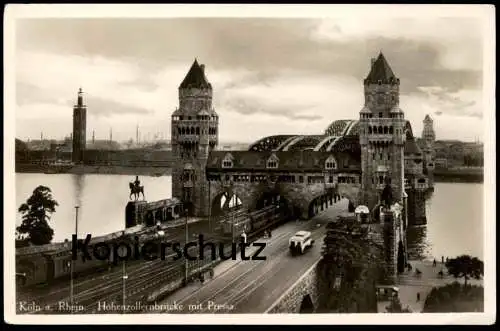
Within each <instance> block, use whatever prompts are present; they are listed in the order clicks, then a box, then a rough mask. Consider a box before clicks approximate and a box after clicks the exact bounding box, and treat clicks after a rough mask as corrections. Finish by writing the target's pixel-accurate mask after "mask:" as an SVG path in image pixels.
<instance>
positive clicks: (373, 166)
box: [359, 53, 406, 209]
mask: <svg viewBox="0 0 500 331" xmlns="http://www.w3.org/2000/svg"><path fill="white" fill-rule="evenodd" d="M364 94H365V105H364V107H363V109H362V110H361V112H360V135H359V140H360V145H361V168H362V172H363V173H362V179H361V186H362V204H364V205H367V206H368V207H369V208H370V209H373V208H374V207H375V206H376V205H377V204H378V203H379V200H380V194H381V192H382V190H383V188H384V186H385V183H386V182H390V184H391V188H392V192H393V198H394V200H395V201H398V202H399V203H400V204H402V203H403V200H404V199H403V198H404V145H405V137H406V134H405V125H406V120H405V118H404V113H403V111H402V110H401V109H400V108H399V79H398V78H397V77H396V76H395V75H394V73H393V71H392V70H391V68H390V66H389V64H388V63H387V61H386V59H385V57H384V55H383V54H382V53H380V54H379V56H378V57H377V59H372V60H371V69H370V73H369V74H368V76H367V77H366V79H365V80H364Z"/></svg>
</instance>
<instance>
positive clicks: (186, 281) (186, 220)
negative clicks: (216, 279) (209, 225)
mask: <svg viewBox="0 0 500 331" xmlns="http://www.w3.org/2000/svg"><path fill="white" fill-rule="evenodd" d="M184 214H185V215H186V218H185V223H184V229H185V235H186V242H185V243H184V245H187V243H188V240H189V236H188V210H187V208H186V209H184ZM184 261H185V264H184V280H185V283H186V285H187V283H188V278H189V273H188V259H187V256H184Z"/></svg>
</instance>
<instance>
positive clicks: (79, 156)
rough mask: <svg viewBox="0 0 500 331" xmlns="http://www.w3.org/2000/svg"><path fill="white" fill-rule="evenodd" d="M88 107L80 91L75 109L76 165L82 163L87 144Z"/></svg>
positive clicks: (74, 146) (74, 156) (73, 153)
mask: <svg viewBox="0 0 500 331" xmlns="http://www.w3.org/2000/svg"><path fill="white" fill-rule="evenodd" d="M86 132H87V106H86V105H85V104H84V103H83V91H82V89H81V88H80V90H79V91H78V101H77V104H76V105H75V106H74V107H73V152H72V159H73V162H74V163H82V162H83V157H84V152H85V145H86V142H87V134H86Z"/></svg>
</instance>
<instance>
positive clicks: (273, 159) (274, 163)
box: [267, 154, 279, 169]
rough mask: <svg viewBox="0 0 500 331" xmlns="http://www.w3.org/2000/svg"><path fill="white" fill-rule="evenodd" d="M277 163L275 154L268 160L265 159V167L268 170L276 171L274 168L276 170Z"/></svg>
mask: <svg viewBox="0 0 500 331" xmlns="http://www.w3.org/2000/svg"><path fill="white" fill-rule="evenodd" d="M278 163H279V159H278V157H277V156H276V155H275V154H273V155H271V156H270V157H269V159H267V167H268V168H271V169H276V168H278Z"/></svg>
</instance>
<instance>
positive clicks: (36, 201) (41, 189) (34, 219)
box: [16, 185, 59, 245]
mask: <svg viewBox="0 0 500 331" xmlns="http://www.w3.org/2000/svg"><path fill="white" fill-rule="evenodd" d="M58 205H59V204H58V203H57V201H56V200H54V199H53V198H52V191H51V190H50V188H48V187H46V186H43V185H40V186H38V187H37V188H35V190H34V191H33V194H32V195H31V196H30V197H29V198H28V200H27V201H26V202H25V203H23V204H22V205H21V206H20V207H19V210H18V211H19V212H20V213H22V214H23V216H22V223H21V225H20V226H18V227H17V228H16V230H17V232H18V234H19V235H25V236H24V240H25V241H27V242H31V243H32V244H34V245H45V244H49V243H50V242H51V241H52V237H53V236H54V230H52V229H51V227H50V226H49V224H48V221H49V220H50V215H51V214H52V213H54V212H55V211H56V209H55V207H56V206H58Z"/></svg>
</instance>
